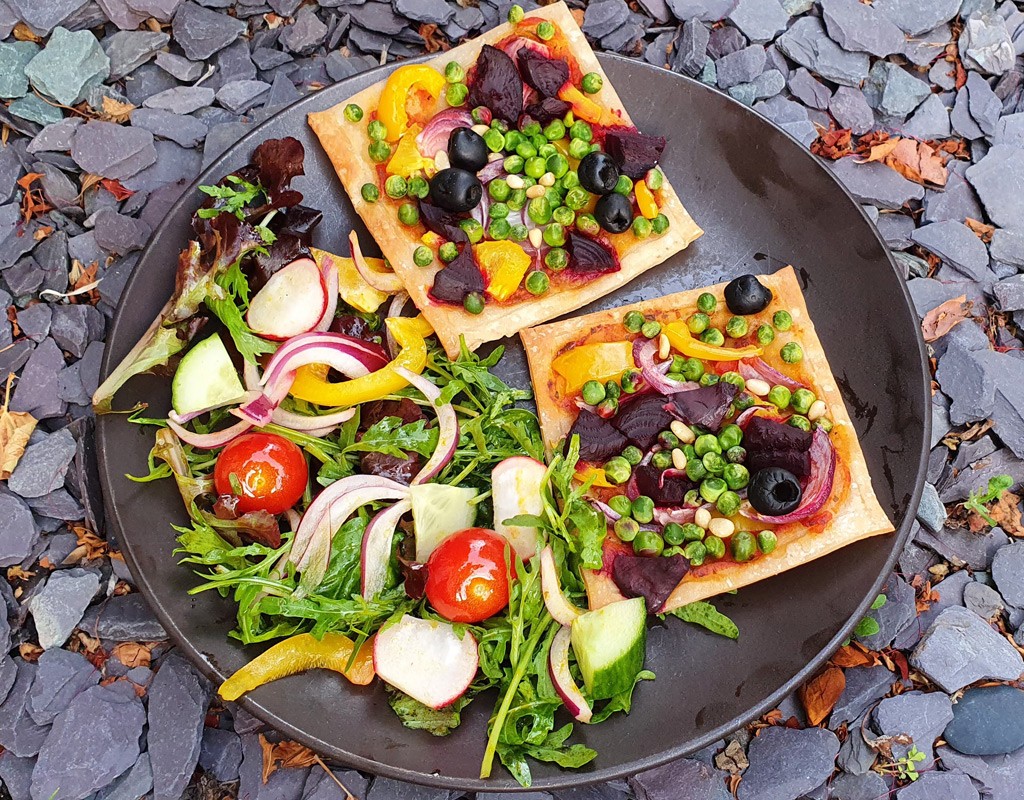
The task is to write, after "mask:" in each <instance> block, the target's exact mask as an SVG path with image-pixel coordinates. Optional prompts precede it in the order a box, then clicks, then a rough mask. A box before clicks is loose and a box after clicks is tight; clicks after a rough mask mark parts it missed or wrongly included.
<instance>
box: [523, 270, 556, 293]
mask: <svg viewBox="0 0 1024 800" xmlns="http://www.w3.org/2000/svg"><path fill="white" fill-rule="evenodd" d="M550 286H551V279H550V278H549V277H548V276H547V273H545V272H543V271H542V270H539V269H535V270H533V271H532V272H531V273H530V274H529V275H527V276H526V291H528V292H529V293H530V294H532V295H535V296H536V295H542V294H544V293H545V292H546V291H547V290H548V287H550Z"/></svg>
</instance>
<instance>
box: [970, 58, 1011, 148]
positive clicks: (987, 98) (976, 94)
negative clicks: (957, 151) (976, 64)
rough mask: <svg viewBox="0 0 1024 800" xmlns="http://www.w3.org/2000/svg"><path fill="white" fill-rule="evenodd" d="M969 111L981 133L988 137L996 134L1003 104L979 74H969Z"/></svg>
mask: <svg viewBox="0 0 1024 800" xmlns="http://www.w3.org/2000/svg"><path fill="white" fill-rule="evenodd" d="M966 88H967V109H968V111H970V114H971V119H973V120H974V122H975V123H976V124H977V126H978V128H980V129H981V132H982V133H983V134H985V135H986V136H991V135H992V134H993V133H995V130H996V123H997V122H998V121H999V115H1000V114H1001V113H1002V111H1003V104H1002V102H1001V101H1000V100H999V98H998V97H997V96H996V93H995V92H994V91H992V87H991V86H989V85H988V81H986V80H985V79H984V78H983V77H981V75H979V74H978V73H977V72H968V73H967V84H966Z"/></svg>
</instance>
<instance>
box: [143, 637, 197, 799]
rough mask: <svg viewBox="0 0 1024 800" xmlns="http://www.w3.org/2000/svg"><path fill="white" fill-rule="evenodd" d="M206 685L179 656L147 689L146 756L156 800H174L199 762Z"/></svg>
mask: <svg viewBox="0 0 1024 800" xmlns="http://www.w3.org/2000/svg"><path fill="white" fill-rule="evenodd" d="M208 703H209V684H208V683H207V681H206V680H205V679H201V678H200V677H199V676H198V675H196V673H195V671H194V670H193V669H192V667H191V666H190V665H189V664H188V662H186V661H184V660H183V659H182V658H181V657H180V656H178V655H171V656H168V657H167V658H165V659H164V661H163V664H161V666H160V669H159V670H158V671H157V673H156V678H154V679H153V684H152V686H151V687H150V689H149V734H148V736H147V741H148V742H149V756H150V760H151V762H152V766H153V782H154V785H155V787H156V797H157V798H158V800H162V799H163V798H167V800H177V798H178V797H180V796H181V793H182V792H183V791H184V789H185V787H186V786H187V785H188V782H189V779H190V778H191V777H192V772H193V770H194V769H195V767H196V764H197V763H198V761H199V748H200V743H201V741H202V735H203V721H204V719H205V718H206V707H207V704H208Z"/></svg>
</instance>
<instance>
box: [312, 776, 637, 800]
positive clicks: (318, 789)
mask: <svg viewBox="0 0 1024 800" xmlns="http://www.w3.org/2000/svg"><path fill="white" fill-rule="evenodd" d="M318 772H320V774H319V775H317V773H316V772H312V773H310V775H309V778H307V779H306V785H305V787H303V791H304V796H303V800H337V798H338V795H339V794H343V793H342V792H341V790H340V789H339V788H338V784H337V783H335V782H334V781H335V779H337V780H338V781H340V782H341V784H342V785H343V786H344V787H345V788H346V789H347V790H348V791H349V792H350V793H351V794H352V795H353V796H354V797H366V790H367V789H368V788H369V787H370V781H369V780H368V779H367V778H364V777H363V776H362V775H361V774H360V773H358V772H356V771H355V770H354V769H351V770H332V771H331V774H330V775H328V774H327V773H326V772H323V771H320V770H318ZM566 800H569V798H566ZM584 800H585V798H584ZM594 800H597V798H595V799H594ZM615 800H619V799H618V798H615Z"/></svg>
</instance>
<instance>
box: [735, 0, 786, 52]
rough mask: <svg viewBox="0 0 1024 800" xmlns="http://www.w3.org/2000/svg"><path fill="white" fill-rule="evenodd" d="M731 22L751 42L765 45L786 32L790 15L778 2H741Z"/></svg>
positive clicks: (764, 0) (755, 0) (763, 0)
mask: <svg viewBox="0 0 1024 800" xmlns="http://www.w3.org/2000/svg"><path fill="white" fill-rule="evenodd" d="M729 22H731V23H732V24H733V25H735V26H736V27H737V28H739V29H740V31H742V33H743V35H744V36H746V37H747V38H748V39H749V40H750V41H752V42H754V43H756V44H765V43H766V42H770V41H772V39H774V38H775V37H776V36H778V35H779V34H780V33H782V32H783V31H784V30H786V26H787V25H788V24H789V14H787V13H786V12H785V11H784V10H783V8H782V5H781V4H780V3H779V2H778V0H739V3H737V4H736V8H735V9H733V11H732V13H731V14H729Z"/></svg>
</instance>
